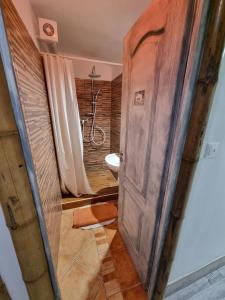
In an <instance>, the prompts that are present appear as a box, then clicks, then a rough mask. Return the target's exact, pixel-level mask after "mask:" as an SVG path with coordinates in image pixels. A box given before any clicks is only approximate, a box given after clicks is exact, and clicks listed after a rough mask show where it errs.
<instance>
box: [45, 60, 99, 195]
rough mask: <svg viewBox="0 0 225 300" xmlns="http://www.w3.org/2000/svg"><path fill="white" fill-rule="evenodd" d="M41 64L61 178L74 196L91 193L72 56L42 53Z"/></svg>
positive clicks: (64, 188)
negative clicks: (44, 75) (45, 82)
mask: <svg viewBox="0 0 225 300" xmlns="http://www.w3.org/2000/svg"><path fill="white" fill-rule="evenodd" d="M44 67H45V74H46V80H47V88H48V95H49V102H50V110H51V116H52V122H53V131H54V137H55V145H56V152H57V159H58V166H59V172H60V178H61V189H62V191H63V192H64V193H68V192H71V193H72V194H74V195H75V196H79V195H80V194H93V192H92V190H91V188H90V185H89V182H88V179H87V176H86V171H85V167H84V162H83V141H82V132H81V125H80V116H79V109H78V103H77V96H76V88H75V76H74V72H73V63H72V60H69V59H66V58H62V57H59V56H55V55H50V54H44Z"/></svg>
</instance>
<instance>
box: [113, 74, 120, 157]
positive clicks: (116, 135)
mask: <svg viewBox="0 0 225 300" xmlns="http://www.w3.org/2000/svg"><path fill="white" fill-rule="evenodd" d="M121 97H122V74H121V75H119V76H118V77H116V78H115V79H114V80H113V81H112V102H111V126H110V128H111V130H110V152H111V153H118V152H120V121H121Z"/></svg>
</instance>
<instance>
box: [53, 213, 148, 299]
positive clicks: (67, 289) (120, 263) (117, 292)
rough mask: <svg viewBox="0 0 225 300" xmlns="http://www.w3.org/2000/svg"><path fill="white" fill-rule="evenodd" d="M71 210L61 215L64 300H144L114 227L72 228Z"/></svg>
mask: <svg viewBox="0 0 225 300" xmlns="http://www.w3.org/2000/svg"><path fill="white" fill-rule="evenodd" d="M72 213H73V210H65V211H63V217H62V226H61V241H60V251H59V263H58V280H59V285H60V288H61V293H62V299H63V300H106V299H109V300H122V299H125V300H137V299H138V300H145V299H147V297H146V293H145V291H144V289H143V288H142V285H141V283H140V280H139V278H138V275H137V273H136V271H135V269H134V266H133V263H132V261H131V259H130V257H129V255H128V253H127V250H126V248H125V245H124V243H123V241H122V239H121V236H120V234H119V232H118V230H117V224H116V223H115V224H111V225H108V226H106V227H100V228H98V229H92V230H82V229H73V228H72V221H73V220H72Z"/></svg>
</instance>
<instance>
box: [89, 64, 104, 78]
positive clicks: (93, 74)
mask: <svg viewBox="0 0 225 300" xmlns="http://www.w3.org/2000/svg"><path fill="white" fill-rule="evenodd" d="M88 76H89V77H90V78H92V79H95V78H99V77H101V75H100V74H96V71H95V66H93V68H92V70H91V73H90V74H89V75H88Z"/></svg>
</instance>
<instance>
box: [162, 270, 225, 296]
mask: <svg viewBox="0 0 225 300" xmlns="http://www.w3.org/2000/svg"><path fill="white" fill-rule="evenodd" d="M224 299H225V266H223V267H221V268H219V269H218V270H215V271H213V272H211V273H209V274H207V275H206V276H204V277H202V278H200V279H199V280H197V281H195V282H194V283H192V284H191V285H189V286H187V287H185V288H183V289H181V290H179V291H177V292H176V293H174V294H172V295H170V296H168V297H166V298H165V300H224Z"/></svg>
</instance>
